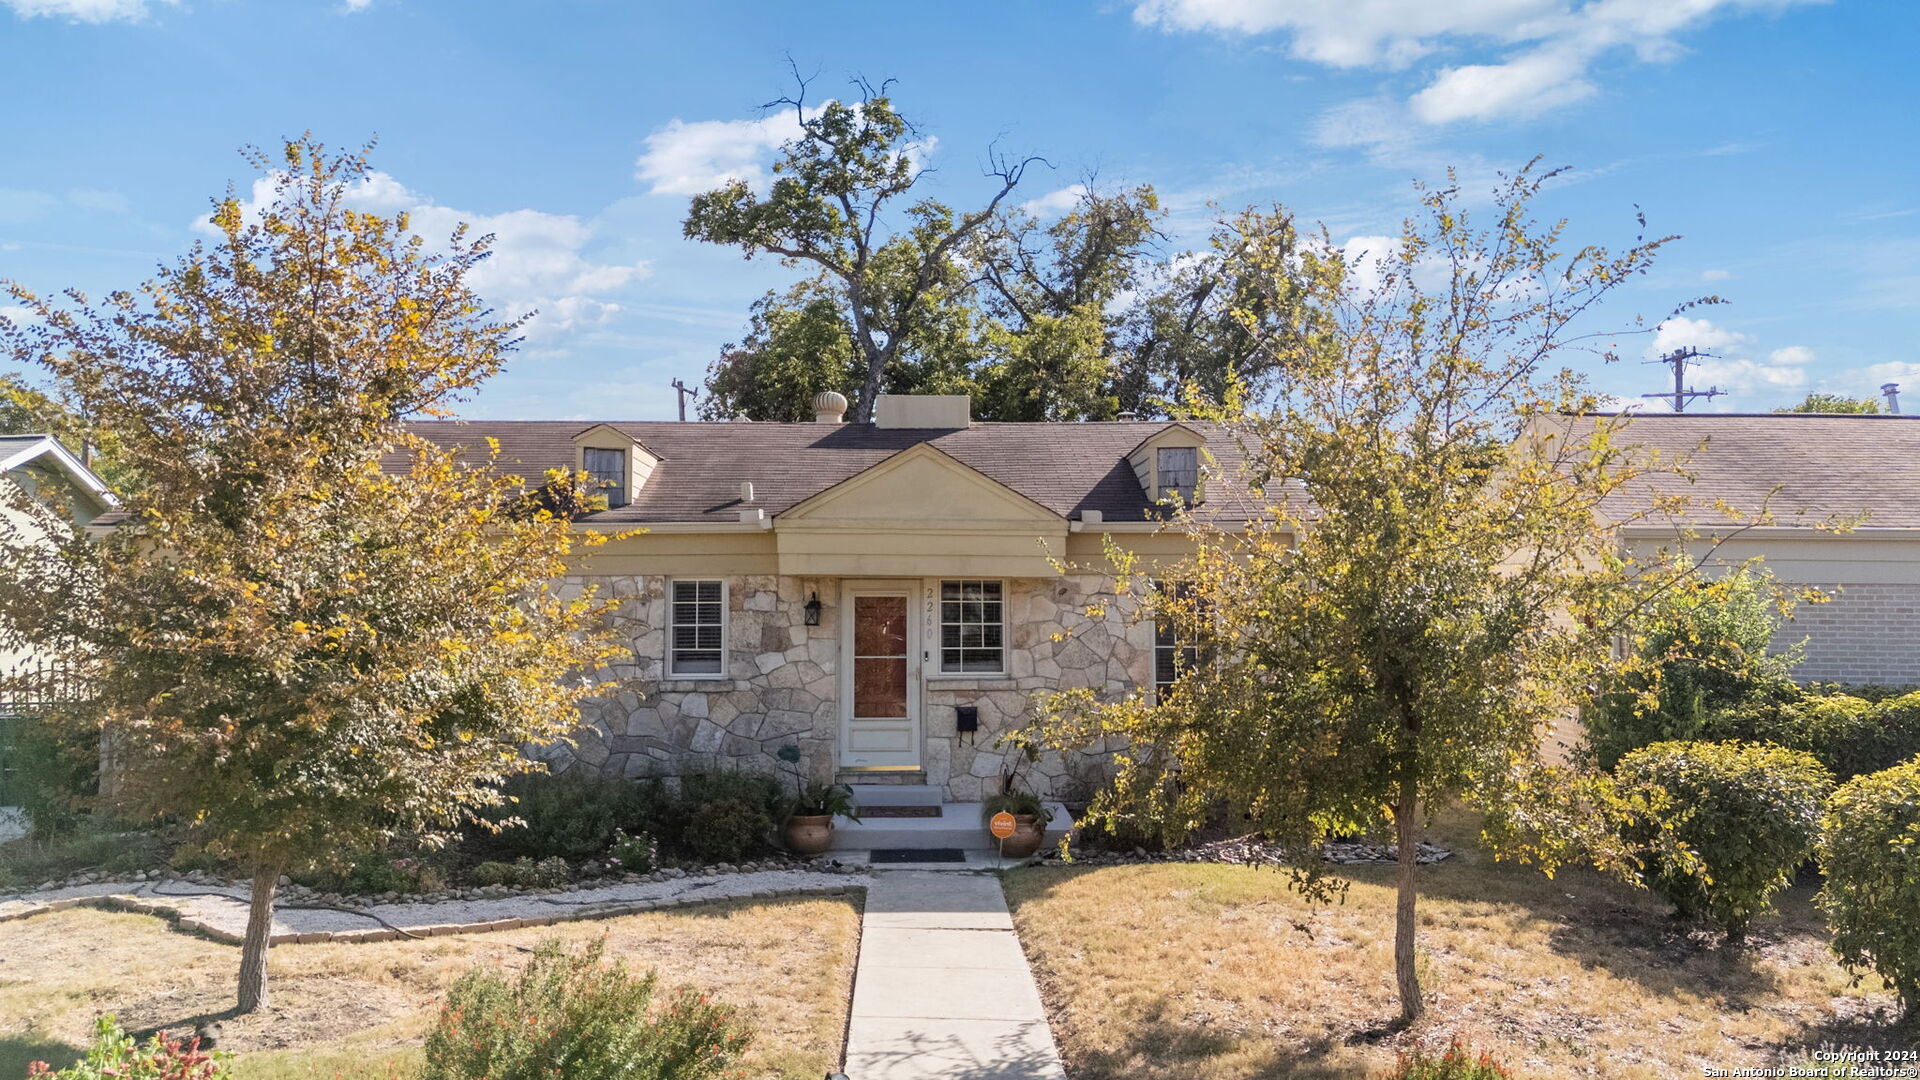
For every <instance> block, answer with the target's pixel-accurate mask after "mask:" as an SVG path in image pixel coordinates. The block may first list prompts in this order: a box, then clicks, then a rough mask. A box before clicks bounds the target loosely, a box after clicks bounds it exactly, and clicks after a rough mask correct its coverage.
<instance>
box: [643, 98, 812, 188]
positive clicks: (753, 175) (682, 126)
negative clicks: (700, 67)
mask: <svg viewBox="0 0 1920 1080" xmlns="http://www.w3.org/2000/svg"><path fill="white" fill-rule="evenodd" d="M799 133H800V125H799V123H798V122H797V121H796V120H795V119H794V115H793V113H792V112H791V111H789V110H786V109H782V110H780V111H778V112H774V113H770V114H768V115H767V116H764V117H761V118H760V119H758V120H696V121H694V122H693V123H691V124H689V123H687V122H686V121H684V120H680V119H678V118H675V119H673V120H669V121H667V126H666V127H663V128H660V129H659V130H657V131H655V132H654V133H653V134H651V135H649V136H647V139H646V145H647V149H646V152H645V153H643V154H641V155H640V160H639V161H637V162H635V163H634V177H635V178H636V179H639V180H644V181H646V182H647V183H649V184H650V185H652V186H651V187H649V188H648V190H649V191H651V192H653V193H654V194H656V195H698V194H699V193H700V192H703V191H710V190H712V189H714V188H716V187H719V186H720V185H722V184H725V183H727V182H728V181H730V180H744V181H746V182H747V183H748V184H749V185H758V184H761V183H763V182H764V181H765V180H766V178H767V175H768V173H767V167H766V159H767V157H768V156H769V155H770V154H771V153H772V152H773V151H774V150H775V149H777V148H778V147H779V146H780V144H781V143H783V142H786V141H787V140H788V139H791V138H793V137H794V136H795V135H798V134H799Z"/></svg>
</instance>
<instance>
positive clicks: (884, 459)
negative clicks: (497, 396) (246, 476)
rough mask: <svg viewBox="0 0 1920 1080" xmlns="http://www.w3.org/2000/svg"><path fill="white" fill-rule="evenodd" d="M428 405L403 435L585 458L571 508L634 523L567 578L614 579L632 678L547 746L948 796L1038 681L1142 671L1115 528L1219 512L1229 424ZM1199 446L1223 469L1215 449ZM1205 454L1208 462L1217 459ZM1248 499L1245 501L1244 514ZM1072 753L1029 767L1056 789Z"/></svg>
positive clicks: (1037, 783)
mask: <svg viewBox="0 0 1920 1080" xmlns="http://www.w3.org/2000/svg"><path fill="white" fill-rule="evenodd" d="M816 404H817V407H818V412H819V418H818V421H817V422H816V423H799V424H790V423H748V422H731V423H669V422H640V423H601V424H582V423H577V422H561V421H520V422H486V423H481V422H472V423H464V422H458V421H431V422H421V423H415V424H413V425H411V430H413V431H414V432H415V433H416V434H420V435H424V436H426V437H428V438H430V439H433V440H435V441H438V442H441V443H443V444H448V445H459V446H463V447H475V448H478V447H479V446H480V445H481V444H483V443H484V442H485V440H487V439H489V438H491V439H493V440H496V441H497V443H498V446H499V453H500V460H501V461H502V463H503V467H510V468H515V469H518V470H520V471H521V472H523V474H525V475H529V476H539V475H542V474H543V473H544V470H546V469H549V468H569V467H571V468H578V469H584V470H586V471H587V472H589V473H591V474H592V475H593V477H594V478H595V479H596V481H597V482H598V485H599V487H600V490H601V491H602V493H603V494H605V496H606V497H607V500H608V504H609V505H608V508H607V509H606V510H604V511H601V512H598V513H594V514H590V515H587V516H586V517H585V518H583V519H582V520H580V521H579V522H577V523H576V527H578V528H582V529H598V530H605V531H609V532H616V533H618V532H622V531H636V534H635V535H629V536H626V537H624V538H619V539H615V540H612V541H610V542H609V543H607V544H605V545H602V546H598V547H595V548H593V549H591V550H590V551H587V552H584V553H583V554H582V555H581V556H580V560H579V563H578V567H577V570H576V572H575V573H574V574H573V575H571V580H572V583H573V584H574V585H575V586H576V587H584V586H586V585H588V584H591V585H593V586H595V587H597V589H598V590H599V592H600V594H601V595H603V596H611V597H613V598H616V599H618V600H619V602H620V603H619V607H618V612H617V614H616V616H615V617H616V619H617V620H618V621H619V623H620V625H621V627H622V629H623V631H624V635H625V638H626V640H627V641H628V642H629V643H630V656H628V657H627V658H625V659H624V661H623V662H621V663H618V664H616V665H614V667H613V669H612V671H611V672H610V674H611V675H612V676H614V677H616V678H618V679H619V680H621V681H622V683H623V684H624V686H625V687H626V689H624V690H622V691H621V692H620V693H618V694H616V695H613V696H611V697H607V698H603V699H600V700H595V701H591V702H588V703H587V704H586V705H585V706H584V708H583V717H582V719H583V721H584V723H583V726H582V728H581V730H580V731H579V732H578V733H577V735H576V743H577V745H576V746H575V747H574V748H573V749H572V750H570V751H563V753H564V755H565V756H564V757H563V758H562V759H561V760H559V761H556V762H555V763H554V764H555V766H556V767H561V768H566V767H578V766H584V767H589V768H593V769H597V770H603V771H606V772H609V773H614V774H618V775H625V776H646V775H659V774H671V773H674V772H678V771H682V770H687V769H695V768H711V767H715V766H718V767H731V768H745V769H756V770H761V771H772V770H774V769H776V768H781V767H784V766H782V765H781V763H780V762H779V761H778V759H777V758H776V755H777V754H779V752H780V751H781V750H782V748H784V747H789V746H791V747H796V748H798V750H799V752H800V754H801V767H802V768H804V769H805V771H806V772H807V773H808V774H810V775H811V776H813V777H816V778H820V779H834V778H837V779H839V780H842V781H848V782H855V783H898V784H906V785H924V786H925V788H927V789H930V790H931V791H932V792H934V793H937V794H938V795H939V796H940V797H941V798H942V799H943V800H945V801H948V802H974V801H977V800H979V799H980V798H981V797H982V794H983V792H984V793H986V794H993V793H995V792H997V791H998V790H999V787H998V785H999V782H1000V777H1001V776H1002V774H1003V773H1004V772H1005V771H1006V770H1008V769H1009V768H1011V767H1012V765H1013V764H1014V763H1013V762H1010V761H1009V760H1008V755H1007V754H1006V753H1005V752H1003V751H1002V750H1001V749H1000V748H998V747H996V745H995V743H996V741H997V739H998V738H999V736H1000V735H1001V734H1003V733H1005V732H1006V731H1008V730H1009V729H1011V728H1014V727H1016V726H1018V725H1020V724H1021V723H1022V722H1023V719H1024V717H1025V716H1026V715H1027V712H1028V709H1029V708H1030V706H1031V705H1032V702H1033V699H1034V696H1035V695H1036V694H1038V693H1039V692H1041V691H1046V690H1051V689H1056V688H1061V687H1093V688H1096V689H1099V690H1102V691H1106V692H1111V693H1114V694H1121V693H1128V692H1132V691H1135V690H1150V689H1151V688H1152V687H1154V686H1155V685H1156V684H1157V683H1158V684H1161V685H1164V684H1165V683H1167V682H1170V681H1171V679H1172V676H1173V671H1174V664H1175V657H1174V650H1173V647H1172V644H1171V643H1170V642H1168V641H1166V640H1163V639H1162V638H1161V637H1160V636H1158V635H1156V633H1155V629H1154V627H1153V626H1152V625H1150V624H1145V623H1139V622H1136V621H1135V620H1133V619H1131V618H1130V616H1129V612H1128V611H1127V605H1126V604H1124V603H1121V604H1113V605H1109V606H1108V607H1107V609H1106V610H1105V612H1104V613H1103V614H1102V615H1101V616H1100V617H1098V618H1094V617H1090V616H1088V615H1087V608H1088V606H1089V601H1091V600H1093V599H1094V598H1095V597H1096V595H1100V594H1104V593H1105V592H1108V591H1110V590H1111V587H1112V579H1111V576H1110V575H1108V574H1105V573H1102V570H1101V568H1102V567H1103V566H1104V565H1105V555H1104V544H1105V542H1106V540H1107V538H1109V537H1113V538H1115V539H1117V540H1119V541H1120V542H1121V543H1123V544H1126V545H1128V546H1129V547H1132V548H1134V549H1135V550H1138V551H1140V552H1141V553H1142V554H1143V555H1144V556H1146V557H1148V558H1170V557H1178V556H1179V555H1180V554H1182V553H1183V552H1184V551H1185V550H1186V548H1187V546H1188V545H1187V541H1186V540H1185V538H1184V537H1183V536H1181V535H1179V534H1178V533H1176V532H1170V531H1168V529H1167V520H1166V519H1167V514H1166V507H1167V506H1168V505H1169V503H1170V502H1171V501H1172V500H1173V499H1176V498H1178V499H1184V500H1188V501H1193V500H1196V499H1197V500H1198V501H1199V504H1200V505H1201V506H1202V507H1204V508H1206V512H1207V513H1208V515H1209V517H1210V518H1211V519H1212V521H1213V522H1214V523H1216V524H1218V525H1220V526H1222V527H1226V528H1234V527H1236V525H1237V523H1238V522H1239V521H1241V520H1244V517H1243V515H1244V513H1245V512H1246V509H1247V504H1246V500H1245V499H1244V498H1242V497H1239V493H1238V492H1237V490H1236V489H1235V488H1234V486H1233V482H1232V479H1231V475H1230V474H1231V473H1232V471H1233V469H1232V466H1233V464H1234V463H1235V462H1236V461H1237V456H1236V452H1235V449H1234V447H1233V445H1232V442H1231V440H1230V439H1226V438H1224V437H1222V436H1221V434H1220V433H1219V432H1218V431H1215V430H1212V429H1210V428H1209V427H1208V426H1207V425H1201V424H1186V423H1174V422H1166V421H1151V422H1147V421H1125V420H1123V421H1118V422H1113V423H1063V424H1018V423H976V422H973V421H972V420H971V417H970V416H969V402H968V399H967V398H966V397H964V396H951V397H943V396H901V395H896V396H888V395H883V396H882V397H881V398H880V399H879V401H878V402H877V405H876V409H875V418H874V421H873V422H872V423H864V424H847V423H842V422H841V415H842V413H843V411H844V410H845V408H846V402H845V399H844V398H842V397H841V396H840V395H839V394H823V395H820V397H819V398H818V399H816ZM1210 460H1211V461H1213V462H1215V463H1216V464H1217V466H1218V467H1217V468H1215V469H1211V470H1210V469H1209V468H1208V462H1209V461H1210ZM1214 473H1218V474H1219V475H1218V476H1215V475H1213V474H1214ZM1236 515H1242V516H1236ZM1097 750H1098V748H1090V750H1089V754H1088V755H1086V759H1085V760H1079V761H1074V760H1061V759H1059V758H1056V757H1053V756H1051V755H1050V756H1048V757H1047V758H1046V759H1044V760H1042V761H1040V762H1038V763H1036V764H1034V765H1032V766H1031V767H1027V768H1025V771H1023V772H1022V775H1021V782H1022V783H1023V784H1024V785H1026V786H1028V787H1029V788H1031V789H1033V790H1036V791H1038V792H1040V793H1042V794H1054V795H1067V794H1071V793H1072V789H1073V788H1074V787H1075V785H1076V784H1077V783H1083V782H1084V781H1085V780H1088V779H1091V776H1092V774H1091V772H1089V771H1088V770H1090V769H1095V768H1097V767H1098V764H1099V763H1098V754H1097V752H1096V751H1097Z"/></svg>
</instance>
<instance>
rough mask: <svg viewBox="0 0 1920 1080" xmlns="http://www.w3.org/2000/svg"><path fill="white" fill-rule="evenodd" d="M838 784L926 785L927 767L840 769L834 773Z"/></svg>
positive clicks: (877, 785) (864, 785) (874, 785)
mask: <svg viewBox="0 0 1920 1080" xmlns="http://www.w3.org/2000/svg"><path fill="white" fill-rule="evenodd" d="M833 782H834V783H836V784H855V785H859V786H862V787H866V786H873V787H925V786H926V783H927V770H925V769H840V770H838V771H837V772H835V773H834V774H833Z"/></svg>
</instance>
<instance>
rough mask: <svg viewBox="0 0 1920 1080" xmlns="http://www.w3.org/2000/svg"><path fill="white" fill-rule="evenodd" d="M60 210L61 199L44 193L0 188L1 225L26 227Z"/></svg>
mask: <svg viewBox="0 0 1920 1080" xmlns="http://www.w3.org/2000/svg"><path fill="white" fill-rule="evenodd" d="M59 208H60V200H59V198H58V197H56V196H53V195H49V194H47V193H46V192H44V191H27V190H25V189H22V188H0V225H24V224H25V223H27V222H29V221H37V220H39V219H40V218H43V217H46V216H47V215H48V214H51V213H53V212H54V211H55V210H57V209H59Z"/></svg>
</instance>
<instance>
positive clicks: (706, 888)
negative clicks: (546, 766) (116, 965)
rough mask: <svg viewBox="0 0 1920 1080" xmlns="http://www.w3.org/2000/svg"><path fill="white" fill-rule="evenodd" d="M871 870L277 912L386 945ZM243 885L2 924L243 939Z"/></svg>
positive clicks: (305, 928) (98, 894) (75, 894)
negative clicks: (89, 923) (162, 920)
mask: <svg viewBox="0 0 1920 1080" xmlns="http://www.w3.org/2000/svg"><path fill="white" fill-rule="evenodd" d="M867 881H868V879H867V877H866V875H864V874H829V873H821V872H818V871H809V870H769V871H763V872H758V873H750V874H713V875H690V876H687V877H683V878H676V879H674V880H671V881H661V882H637V883H622V884H612V885H604V886H597V887H593V888H583V889H577V890H574V891H571V892H556V893H547V894H534V895H524V896H503V897H500V898H498V899H490V900H449V901H445V902H442V903H436V904H371V905H368V906H365V907H362V908H359V909H357V910H343V909H340V908H320V907H303V906H301V905H299V904H297V903H296V904H288V905H284V906H280V907H278V908H276V910H275V911H274V914H273V937H272V940H273V943H274V944H276V945H282V944H296V943H297V944H306V943H312V942H318V941H386V940H391V939H392V938H395V937H433V936H438V935H441V934H456V933H474V932H485V931H490V930H512V929H517V928H519V927H521V926H548V925H552V924H554V923H558V922H568V921H572V920H574V919H595V918H607V917H609V916H614V915H626V914H632V913H637V912H641V911H652V910H656V909H660V908H672V907H681V906H685V905H689V904H704V903H708V902H711V901H715V900H767V899H773V898H775V897H787V896H817V895H832V894H836V893H843V892H846V891H848V890H851V889H858V888H864V887H865V886H866V885H867ZM247 894H248V889H247V888H246V886H244V885H237V886H236V885H195V884H192V883H190V882H186V881H142V882H102V883H100V884H97V885H76V886H73V887H71V888H64V889H48V890H45V891H42V892H33V893H23V894H15V895H0V922H4V921H6V920H9V919H16V918H25V917H28V916H31V915H36V914H39V913H41V912H45V911H53V910H59V909H60V908H65V907H71V906H73V905H74V904H76V903H88V902H96V901H106V900H109V899H113V898H118V899H120V900H123V901H126V903H125V904H120V905H114V906H127V907H132V908H133V909H135V910H141V911H152V912H154V913H156V914H166V915H169V916H171V917H174V918H176V919H177V920H178V923H179V925H180V926H181V927H182V928H183V929H188V930H192V931H194V932H197V933H201V934H205V935H207V936H208V937H212V938H214V939H215V940H219V941H230V942H234V943H237V942H239V940H240V937H241V935H242V934H244V933H245V932H246V927H247Z"/></svg>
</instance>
